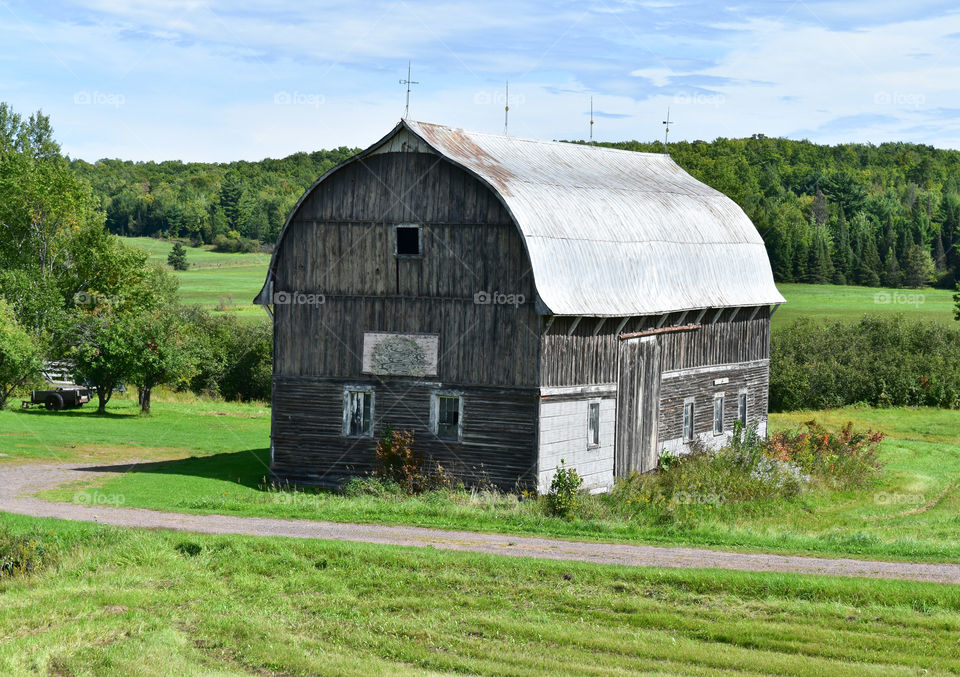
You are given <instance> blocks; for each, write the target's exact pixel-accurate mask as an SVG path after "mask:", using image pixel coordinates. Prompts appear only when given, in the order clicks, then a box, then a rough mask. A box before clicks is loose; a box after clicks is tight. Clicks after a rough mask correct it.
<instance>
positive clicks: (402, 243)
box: [397, 226, 420, 256]
mask: <svg viewBox="0 0 960 677" xmlns="http://www.w3.org/2000/svg"><path fill="white" fill-rule="evenodd" d="M397 256H420V228H419V227H418V226H397Z"/></svg>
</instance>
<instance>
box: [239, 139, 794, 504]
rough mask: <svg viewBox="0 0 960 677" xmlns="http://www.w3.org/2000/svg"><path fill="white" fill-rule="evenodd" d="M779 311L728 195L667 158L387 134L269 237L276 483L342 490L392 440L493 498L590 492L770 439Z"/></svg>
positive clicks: (754, 237)
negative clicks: (745, 433)
mask: <svg viewBox="0 0 960 677" xmlns="http://www.w3.org/2000/svg"><path fill="white" fill-rule="evenodd" d="M782 301H783V298H782V297H781V296H780V294H779V293H778V292H777V289H776V287H775V286H774V284H773V277H772V275H771V270H770V264H769V261H768V259H767V255H766V251H765V249H764V245H763V241H762V240H761V238H760V236H759V235H758V233H757V231H756V229H755V228H754V226H753V224H752V223H751V222H750V220H749V219H748V218H747V216H746V215H745V214H744V213H743V211H742V210H741V209H740V208H739V207H738V206H737V205H736V204H735V203H734V202H732V201H731V200H730V199H728V198H727V197H725V196H724V195H722V194H720V193H718V192H717V191H715V190H713V189H711V188H709V187H708V186H706V185H704V184H702V183H700V182H698V181H697V180H695V179H694V178H693V177H691V176H690V175H689V174H687V173H686V172H684V171H683V170H682V169H680V167H679V166H677V165H676V164H675V163H674V162H673V161H672V160H671V159H670V157H668V156H666V155H657V154H648V153H634V152H629V151H619V150H612V149H607V148H599V147H594V146H585V145H575V144H567V143H553V142H542V141H533V140H528V139H519V138H513V137H507V136H498V135H492V134H484V133H477V132H468V131H463V130H460V129H453V128H449V127H443V126H440V125H435V124H427V123H423V122H414V121H410V120H403V121H401V122H400V123H399V124H398V125H397V126H396V127H395V128H394V129H393V130H392V131H391V132H390V133H389V134H387V135H386V136H385V137H384V138H383V139H381V140H380V141H378V142H377V143H375V144H374V145H372V146H371V147H369V148H368V149H366V150H365V151H363V152H362V153H360V154H359V155H357V156H355V157H354V158H352V159H351V160H349V161H347V162H345V163H343V164H341V165H340V166H338V167H336V168H334V169H332V170H331V171H329V172H328V173H327V174H325V175H324V176H323V177H321V178H320V179H319V180H318V181H317V182H316V183H315V184H314V185H313V186H312V187H311V188H310V189H309V190H308V191H307V192H306V193H305V194H304V196H303V197H302V198H301V199H300V201H299V203H298V204H297V205H296V207H295V208H294V209H293V211H292V213H291V214H290V216H289V218H288V220H287V223H286V225H285V226H284V228H283V231H282V232H281V234H280V237H279V241H278V243H277V248H276V251H275V253H274V255H273V259H272V261H271V263H270V268H269V271H268V273H267V279H266V283H265V285H264V287H263V290H262V291H261V293H260V295H259V296H258V297H257V303H260V304H263V305H267V306H271V307H272V309H273V317H274V337H275V348H274V376H273V422H272V453H271V464H272V472H273V473H274V475H275V476H276V477H277V478H281V479H287V480H289V481H291V482H296V483H301V484H315V485H328V486H329V485H337V484H339V483H341V482H343V481H344V480H345V479H346V478H348V477H350V476H353V475H357V474H361V473H365V472H367V471H369V470H370V469H371V468H372V466H373V462H374V458H375V456H374V448H375V443H376V437H377V436H378V435H379V432H380V430H381V429H382V427H383V426H385V425H391V426H393V427H394V428H403V429H412V430H414V431H415V432H416V446H417V447H419V448H420V450H421V451H423V452H425V453H426V454H428V455H429V456H431V457H433V458H435V459H437V460H438V461H440V462H441V463H442V464H443V465H445V466H446V467H450V468H456V469H458V470H460V471H461V472H467V473H474V474H475V475H476V476H481V475H482V477H483V478H485V479H486V480H488V481H492V482H494V483H496V484H498V485H500V486H502V487H514V486H516V485H518V484H519V485H525V486H538V487H539V488H540V489H543V488H544V487H545V486H548V485H549V482H550V478H551V477H552V475H553V473H554V471H555V468H556V467H557V465H558V463H559V461H560V459H561V458H563V459H565V460H566V463H567V465H569V466H573V467H575V468H577V470H578V471H579V472H580V474H581V475H582V476H583V477H584V478H585V486H587V487H589V488H596V489H600V488H603V487H608V486H610V485H611V484H612V483H613V481H614V478H615V477H618V476H622V475H625V474H629V473H631V472H634V471H636V472H645V471H648V470H651V469H653V468H655V467H656V466H657V462H658V458H659V454H660V452H661V450H663V449H669V450H670V451H671V452H672V453H678V452H679V453H682V452H683V451H684V449H686V448H688V447H689V445H690V443H691V442H692V441H693V440H695V439H700V440H703V441H705V442H706V443H707V444H711V445H715V444H718V443H719V442H721V441H723V440H725V439H726V438H727V436H729V434H730V432H731V430H732V428H733V425H734V421H735V420H737V419H740V420H742V421H745V422H747V423H753V422H757V423H758V424H759V427H760V429H761V431H763V430H764V429H765V427H766V417H767V388H768V355H769V327H770V315H771V312H772V311H773V310H774V309H775V307H776V305H777V304H779V303H781V302H782Z"/></svg>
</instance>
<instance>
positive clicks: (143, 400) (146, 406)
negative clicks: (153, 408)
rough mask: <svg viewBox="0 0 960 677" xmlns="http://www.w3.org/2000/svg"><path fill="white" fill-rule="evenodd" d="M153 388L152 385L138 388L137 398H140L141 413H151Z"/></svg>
mask: <svg viewBox="0 0 960 677" xmlns="http://www.w3.org/2000/svg"><path fill="white" fill-rule="evenodd" d="M151 390H153V388H152V387H151V386H141V387H139V388H137V399H139V400H140V413H142V414H149V413H150V391H151Z"/></svg>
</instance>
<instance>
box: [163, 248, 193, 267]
mask: <svg viewBox="0 0 960 677" xmlns="http://www.w3.org/2000/svg"><path fill="white" fill-rule="evenodd" d="M167 263H169V264H170V266H171V267H172V268H173V269H174V270H187V269H188V268H189V267H190V264H188V263H187V249H186V247H184V246H183V245H182V244H180V243H179V242H174V243H173V249H171V250H170V253H169V254H168V255H167Z"/></svg>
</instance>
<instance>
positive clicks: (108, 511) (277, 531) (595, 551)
mask: <svg viewBox="0 0 960 677" xmlns="http://www.w3.org/2000/svg"><path fill="white" fill-rule="evenodd" d="M97 467H98V466H82V465H75V464H20V463H0V512H8V513H17V514H20V515H30V516H34V517H53V518H59V519H69V520H78V521H85V522H96V523H99V524H111V525H115V526H123V527H140V528H154V529H173V530H177V531H189V532H196V533H204V534H246V535H250V536H281V537H287V538H316V539H326V540H335V541H354V542H362V543H376V544H380V545H399V546H408V547H433V548H438V549H441V550H460V551H467V552H480V553H488V554H495V555H506V556H511V557H535V558H542V559H553V560H571V561H580V562H591V563H595V564H619V565H625V566H638V567H663V568H670V569H701V568H712V569H731V570H737V571H768V572H789V573H800V574H820V575H828V576H854V577H866V578H890V579H902V580H912V581H926V582H935V583H953V584H958V583H960V564H946V563H945V564H926V563H910V562H875V561H867V560H854V559H829V558H820V557H800V556H794V555H773V554H765V553H738V552H725V551H717V550H706V549H703V548H680V547H661V546H651V545H630V544H622V543H590V542H583V541H568V540H561V539H553V538H539V537H533V536H517V535H509V534H489V533H475V532H469V531H449V530H445V529H428V528H422V527H407V526H385V525H378V524H347V523H337V522H314V521H307V520H284V519H269V518H261V517H236V516H230V515H188V514H182V513H171V512H161V511H157V510H146V509H143V508H125V507H110V506H101V505H96V506H93V505H83V504H78V503H54V502H50V501H44V500H41V499H38V498H32V497H31V496H30V494H32V493H34V492H37V491H40V490H43V489H51V488H54V487H57V486H60V485H62V484H65V483H67V482H75V481H77V480H89V479H91V477H92V475H95V474H97V473H96V471H91V470H90V468H97ZM119 469H120V468H119V467H118V468H117V470H118V471H119ZM103 474H107V473H106V472H103Z"/></svg>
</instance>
